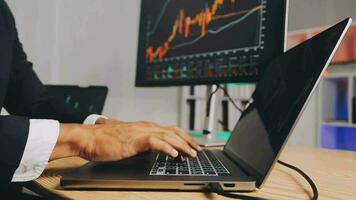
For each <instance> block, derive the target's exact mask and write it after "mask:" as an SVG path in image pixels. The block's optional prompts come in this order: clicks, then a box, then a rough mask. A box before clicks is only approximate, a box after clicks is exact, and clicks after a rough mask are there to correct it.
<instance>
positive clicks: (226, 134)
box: [217, 132, 231, 140]
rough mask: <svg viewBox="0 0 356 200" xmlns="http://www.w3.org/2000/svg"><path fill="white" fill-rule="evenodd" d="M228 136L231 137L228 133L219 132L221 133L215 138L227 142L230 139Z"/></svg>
mask: <svg viewBox="0 0 356 200" xmlns="http://www.w3.org/2000/svg"><path fill="white" fill-rule="evenodd" d="M230 136H231V133H230V132H221V133H218V136H217V138H218V139H223V140H228V139H229V138H230Z"/></svg>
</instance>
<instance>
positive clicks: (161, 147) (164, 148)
mask: <svg viewBox="0 0 356 200" xmlns="http://www.w3.org/2000/svg"><path fill="white" fill-rule="evenodd" d="M148 144H149V148H150V149H151V150H156V151H161V152H163V153H165V154H167V155H169V156H171V157H173V158H175V157H177V156H178V154H179V153H178V151H177V150H176V149H175V148H174V147H173V146H172V145H170V144H169V143H167V142H165V141H163V140H161V139H159V138H156V137H150V138H149V139H148Z"/></svg>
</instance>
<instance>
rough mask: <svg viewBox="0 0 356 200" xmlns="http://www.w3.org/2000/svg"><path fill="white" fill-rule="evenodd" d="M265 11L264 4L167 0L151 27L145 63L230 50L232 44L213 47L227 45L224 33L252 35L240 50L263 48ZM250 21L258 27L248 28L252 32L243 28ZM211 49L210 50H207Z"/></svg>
mask: <svg viewBox="0 0 356 200" xmlns="http://www.w3.org/2000/svg"><path fill="white" fill-rule="evenodd" d="M192 1H195V2H194V6H190V4H189V2H192ZM197 2H200V4H199V3H197ZM263 8H264V7H263V1H262V0H210V1H209V0H204V1H203V0H190V1H189V0H185V1H184V0H167V1H165V2H164V3H163V4H162V10H160V12H158V13H159V14H158V16H157V17H156V19H155V22H151V21H149V23H148V26H147V28H148V31H147V47H146V60H147V61H148V62H154V61H161V60H163V59H165V58H167V57H176V56H184V54H197V53H198V54H199V53H203V52H204V51H205V52H206V51H209V50H210V52H214V51H218V50H219V47H220V48H221V49H223V48H224V49H226V48H229V47H228V46H229V44H228V45H227V46H226V45H221V44H219V45H215V46H216V48H214V47H212V46H211V45H214V44H216V43H223V42H224V41H223V39H224V34H225V33H224V32H229V35H231V33H232V32H236V33H240V34H242V33H245V34H250V35H251V39H250V40H247V42H249V43H250V44H241V45H240V46H238V48H245V47H252V48H263V42H262V39H261V37H262V36H263V35H262V34H261V30H262V28H263V27H261V25H262V20H263V17H262V14H263ZM248 20H254V21H255V23H253V24H256V26H253V27H249V29H250V30H246V28H245V27H244V25H243V23H245V21H248ZM250 24H251V23H250ZM251 29H252V30H251ZM251 33H252V34H251ZM219 35H220V36H219ZM244 38H246V37H244ZM245 41H246V39H245ZM237 43H238V42H237ZM243 43H246V42H243ZM208 45H209V46H210V47H211V48H206V47H207V46H208ZM230 45H231V44H230ZM235 46H236V44H235ZM231 49H236V48H234V46H232V47H231Z"/></svg>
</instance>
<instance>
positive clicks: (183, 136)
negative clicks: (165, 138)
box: [171, 126, 203, 151]
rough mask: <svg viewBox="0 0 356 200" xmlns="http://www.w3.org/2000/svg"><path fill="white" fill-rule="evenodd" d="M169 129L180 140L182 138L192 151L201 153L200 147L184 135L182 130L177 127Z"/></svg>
mask: <svg viewBox="0 0 356 200" xmlns="http://www.w3.org/2000/svg"><path fill="white" fill-rule="evenodd" d="M171 129H172V130H173V131H174V132H175V133H176V134H177V135H179V136H180V137H181V138H183V139H184V140H185V141H186V142H187V143H188V144H189V145H190V146H192V147H193V148H194V149H196V150H198V151H202V150H203V149H202V148H201V147H200V145H199V144H198V143H196V142H195V141H194V140H193V138H192V137H190V136H189V135H188V134H187V133H185V132H184V131H183V130H181V129H180V128H178V127H174V126H173V127H171Z"/></svg>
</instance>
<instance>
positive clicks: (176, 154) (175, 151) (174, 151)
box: [172, 149, 178, 158]
mask: <svg viewBox="0 0 356 200" xmlns="http://www.w3.org/2000/svg"><path fill="white" fill-rule="evenodd" d="M172 152H173V157H174V158H175V157H177V156H178V151H177V150H175V149H173V150H172Z"/></svg>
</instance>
